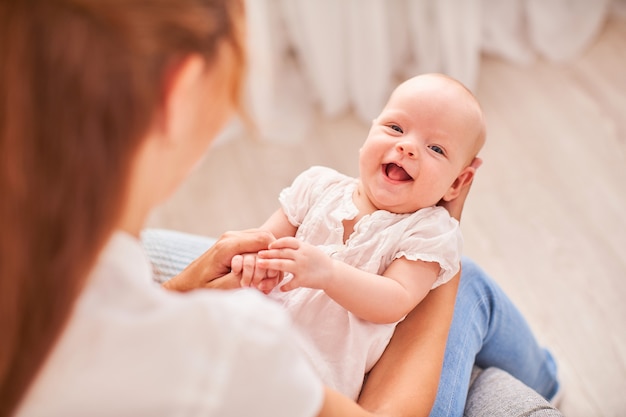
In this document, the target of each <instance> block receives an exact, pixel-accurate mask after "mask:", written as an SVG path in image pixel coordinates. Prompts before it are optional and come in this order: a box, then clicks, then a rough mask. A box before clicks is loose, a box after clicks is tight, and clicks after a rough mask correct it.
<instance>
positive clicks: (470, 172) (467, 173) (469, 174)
mask: <svg viewBox="0 0 626 417" xmlns="http://www.w3.org/2000/svg"><path fill="white" fill-rule="evenodd" d="M475 173H476V168H474V167H473V166H471V165H470V166H467V167H465V169H463V171H461V173H460V174H459V176H458V177H456V179H455V180H454V182H453V183H452V185H451V186H450V188H449V189H448V191H447V192H446V194H445V195H444V196H443V199H442V200H444V201H451V200H454V199H455V198H457V197H458V196H459V193H460V192H461V190H462V189H463V187H465V186H466V185H469V184H470V183H471V182H472V180H473V179H474V174H475Z"/></svg>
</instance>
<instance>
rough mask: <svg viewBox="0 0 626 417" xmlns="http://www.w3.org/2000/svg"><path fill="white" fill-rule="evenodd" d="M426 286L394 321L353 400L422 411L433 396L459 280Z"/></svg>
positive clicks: (382, 409) (380, 410) (381, 410)
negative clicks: (408, 310) (421, 296)
mask: <svg viewBox="0 0 626 417" xmlns="http://www.w3.org/2000/svg"><path fill="white" fill-rule="evenodd" d="M459 275H460V272H459V274H457V275H456V276H455V277H454V278H452V280H450V281H449V282H448V283H446V284H444V285H441V286H439V287H437V288H436V289H434V290H432V291H431V292H430V293H429V294H428V295H427V296H426V298H424V300H423V301H422V302H421V303H419V304H418V305H417V307H415V308H414V309H413V311H412V312H411V313H410V314H409V315H408V316H407V317H406V318H405V319H404V320H403V321H402V322H401V323H400V324H399V325H398V326H397V327H396V330H395V332H394V334H393V337H392V338H391V341H390V343H389V345H388V346H387V348H386V349H385V352H384V353H383V356H382V357H381V358H380V360H379V361H378V363H377V364H376V365H375V366H374V368H373V369H372V371H371V372H370V374H369V376H368V378H367V381H366V383H365V385H364V386H363V389H362V391H361V396H360V398H359V404H360V405H361V406H363V407H364V408H365V409H367V410H370V411H372V412H374V413H375V414H376V415H389V416H394V417H402V416H407V417H409V416H410V417H415V416H427V415H428V414H429V413H430V409H431V408H432V405H433V404H434V402H435V397H436V395H437V388H438V386H439V378H440V376H441V368H442V366H443V357H444V352H445V347H446V341H447V338H448V330H449V329H450V323H451V322H452V315H453V312H454V302H455V298H456V292H457V288H458V283H459Z"/></svg>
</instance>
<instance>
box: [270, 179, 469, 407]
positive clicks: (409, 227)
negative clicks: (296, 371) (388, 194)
mask: <svg viewBox="0 0 626 417" xmlns="http://www.w3.org/2000/svg"><path fill="white" fill-rule="evenodd" d="M357 184H358V180H357V179H355V178H352V177H348V176H346V175H343V174H340V173H338V172H337V171H335V170H332V169H330V168H326V167H312V168H310V169H308V170H306V171H304V172H303V173H302V174H300V175H299V176H298V177H297V178H296V179H295V180H294V182H293V184H292V185H291V186H290V187H288V188H286V189H284V190H283V191H282V192H281V194H280V197H279V200H280V202H281V205H282V208H283V211H284V212H285V214H286V215H287V218H288V219H289V222H290V223H291V224H293V225H294V226H296V227H297V228H298V231H297V233H296V237H297V238H298V239H300V240H303V241H306V242H308V243H310V244H313V245H316V246H317V247H319V248H321V249H322V250H323V251H325V252H326V253H327V254H329V255H330V256H331V257H332V258H334V259H338V260H341V261H343V262H345V263H347V264H349V265H352V266H354V267H356V268H359V269H361V270H364V271H367V272H370V273H374V274H379V275H381V274H382V273H383V272H384V271H385V270H386V269H387V267H388V266H389V265H390V264H391V262H393V261H394V260H395V259H397V258H400V257H405V258H407V259H409V260H412V261H415V260H422V261H426V262H438V263H439V265H440V267H441V270H440V273H439V276H438V278H437V281H436V282H435V283H434V284H433V286H432V288H435V287H437V286H439V285H441V284H443V283H445V282H447V281H448V280H450V279H451V278H452V277H453V276H454V275H455V274H456V273H457V272H458V270H459V263H460V256H461V250H462V243H463V239H462V236H461V232H460V228H459V223H458V222H457V221H456V220H455V219H453V218H452V217H450V215H449V214H448V212H447V211H446V210H445V209H444V208H442V207H427V208H424V209H421V210H418V211H417V212H415V213H406V214H396V213H391V212H388V211H384V210H378V211H375V212H373V213H372V214H369V215H366V216H363V217H362V218H361V219H360V220H359V221H358V222H357V223H356V225H355V226H354V232H353V233H352V234H351V235H350V237H349V238H348V240H347V241H346V242H345V243H344V241H343V236H344V228H343V223H342V221H343V220H345V219H354V218H355V216H356V215H357V214H358V209H357V207H356V206H355V205H354V202H353V199H352V195H353V193H354V191H355V189H356V187H357ZM270 296H271V297H272V298H274V299H276V300H278V301H279V302H280V303H282V305H284V306H285V307H286V308H287V309H288V310H289V312H290V314H291V315H292V317H293V319H294V322H295V323H296V324H297V326H298V328H299V329H300V330H301V332H302V333H303V334H304V335H305V337H307V336H308V339H309V345H308V346H307V347H306V352H307V355H308V356H309V357H310V359H311V361H312V362H313V363H314V364H315V367H316V369H317V371H318V374H319V375H320V377H321V378H322V380H323V381H324V383H325V384H327V385H329V386H330V387H332V388H335V389H336V390H338V391H340V392H342V393H344V394H345V395H347V396H349V397H351V398H357V397H358V395H359V392H360V389H361V385H362V382H363V377H364V375H365V374H366V373H367V372H369V371H370V370H371V368H372V367H373V366H374V364H375V363H376V361H378V359H379V358H380V356H381V355H382V353H383V351H384V349H385V347H386V346H387V344H388V343H389V340H390V339H391V336H392V334H393V331H394V329H395V325H396V324H397V323H392V324H374V323H370V322H367V321H364V320H361V319H359V318H358V317H356V316H355V315H354V314H352V313H351V312H349V311H347V310H345V309H344V308H343V307H342V306H340V305H339V304H337V303H336V302H335V301H334V300H333V299H332V298H330V297H328V296H327V295H326V293H324V292H323V291H320V290H315V289H310V288H297V289H295V290H292V291H289V292H286V293H283V292H281V291H279V290H275V291H272V293H270ZM371 302H372V303H376V302H377V300H375V299H373V300H371Z"/></svg>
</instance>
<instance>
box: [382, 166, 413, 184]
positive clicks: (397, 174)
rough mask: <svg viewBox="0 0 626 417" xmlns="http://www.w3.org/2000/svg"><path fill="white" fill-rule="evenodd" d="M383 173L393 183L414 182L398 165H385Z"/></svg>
mask: <svg viewBox="0 0 626 417" xmlns="http://www.w3.org/2000/svg"><path fill="white" fill-rule="evenodd" d="M383 171H384V172H385V175H386V176H387V178H389V179H390V180H393V181H412V180H413V177H411V176H410V175H409V174H408V173H407V172H406V171H405V170H404V168H402V167H401V166H400V165H398V164H396V163H393V162H391V163H388V164H383Z"/></svg>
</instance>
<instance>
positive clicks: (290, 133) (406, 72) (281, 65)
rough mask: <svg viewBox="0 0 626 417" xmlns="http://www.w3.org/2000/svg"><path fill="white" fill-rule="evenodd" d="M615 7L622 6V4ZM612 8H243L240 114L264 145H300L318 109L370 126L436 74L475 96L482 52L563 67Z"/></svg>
mask: <svg viewBox="0 0 626 417" xmlns="http://www.w3.org/2000/svg"><path fill="white" fill-rule="evenodd" d="M620 1H621V0H620ZM610 3H611V0H247V16H248V37H249V74H248V79H247V87H246V91H247V98H246V102H247V110H248V114H249V116H250V117H251V119H252V120H253V121H254V122H255V125H256V127H257V128H258V131H259V132H260V134H261V136H262V137H263V138H265V139H270V140H280V141H297V140H299V139H301V138H302V137H304V136H305V135H306V134H307V132H309V131H310V128H311V124H312V123H313V121H314V117H313V115H314V114H315V111H316V110H320V111H321V112H322V114H324V115H326V116H331V117H332V116H336V115H339V114H342V113H343V112H345V111H347V110H353V111H354V112H355V113H356V114H357V115H358V116H359V118H361V119H362V120H363V121H365V122H367V123H369V122H370V121H371V120H372V119H373V118H374V117H375V116H376V115H377V114H378V112H379V111H380V110H381V108H382V107H383V105H384V103H385V101H386V99H387V97H388V95H389V93H390V92H391V90H392V89H393V88H394V86H395V85H396V84H397V83H398V82H399V81H401V80H403V79H405V78H408V77H411V76H413V75H416V74H419V73H424V72H443V73H446V74H448V75H450V76H452V77H455V78H457V79H458V80H460V81H461V82H463V83H464V84H465V85H466V86H467V87H468V88H470V89H473V88H474V87H475V83H476V80H477V76H478V71H479V64H480V55H481V53H489V54H495V55H498V56H501V57H503V58H504V59H507V60H510V61H513V62H518V63H528V62H530V61H532V60H533V59H535V58H536V57H543V58H545V59H549V60H559V61H563V60H567V59H569V58H571V57H574V56H576V55H577V54H579V53H580V52H581V51H582V50H584V48H585V47H586V46H588V44H589V43H590V42H591V41H592V40H593V38H594V36H595V35H596V34H597V33H598V31H599V30H600V28H601V26H602V24H603V23H604V21H605V19H606V16H607V14H608V11H609V9H610Z"/></svg>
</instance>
